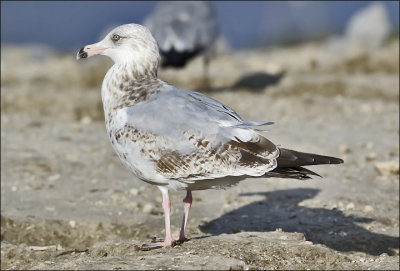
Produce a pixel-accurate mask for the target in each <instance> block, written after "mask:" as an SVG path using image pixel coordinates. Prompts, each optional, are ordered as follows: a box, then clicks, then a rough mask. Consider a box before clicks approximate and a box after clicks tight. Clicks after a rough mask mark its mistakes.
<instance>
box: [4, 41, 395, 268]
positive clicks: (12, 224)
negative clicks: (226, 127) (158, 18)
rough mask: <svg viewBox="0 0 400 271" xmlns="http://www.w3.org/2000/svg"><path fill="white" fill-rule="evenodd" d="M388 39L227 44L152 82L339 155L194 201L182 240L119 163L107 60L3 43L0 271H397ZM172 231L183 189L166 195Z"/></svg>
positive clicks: (283, 141) (307, 147) (294, 142)
mask: <svg viewBox="0 0 400 271" xmlns="http://www.w3.org/2000/svg"><path fill="white" fill-rule="evenodd" d="M398 49H399V41H398V39H395V40H392V41H391V42H389V43H388V44H387V45H386V46H384V47H383V48H380V49H379V50H376V51H374V52H369V53H368V52H366V53H358V54H351V55H336V54H332V53H329V52H327V51H326V50H325V49H324V47H323V46H322V45H321V44H318V43H308V44H301V45H296V46H291V47H284V48H269V49H259V50H248V51H240V52H235V53H225V54H221V55H219V56H218V57H217V58H216V59H215V60H214V61H213V62H212V63H211V75H212V78H211V79H212V87H211V89H208V90H207V89H205V88H204V87H203V86H202V80H201V78H202V59H201V58H197V59H195V60H193V61H192V62H191V63H190V64H189V65H188V67H186V68H185V69H183V70H173V69H169V70H162V71H160V76H161V77H162V78H164V79H166V80H167V81H169V82H171V83H174V84H176V85H177V86H179V87H182V88H187V89H192V90H193V89H197V90H200V91H203V92H205V93H206V94H208V95H210V96H212V97H213V98H216V99H218V100H220V101H222V102H224V103H226V104H228V105H229V106H231V107H233V108H234V109H236V111H237V112H238V113H239V114H241V115H242V116H243V117H244V118H246V119H254V120H266V121H275V125H273V126H272V127H271V131H270V132H269V133H268V134H267V137H268V138H269V139H271V140H272V141H273V142H274V143H276V144H280V145H281V146H285V147H287V148H292V149H296V150H300V151H307V152H314V153H320V154H326V155H332V156H338V157H341V158H343V159H344V160H345V163H344V164H342V165H326V166H314V167H312V169H313V170H315V171H316V172H318V173H319V174H320V175H322V176H323V178H315V179H312V180H308V181H299V180H290V179H274V178H271V179H247V180H245V181H243V182H241V183H240V184H239V185H238V186H235V187H233V188H230V189H227V190H208V191H199V192H194V193H193V195H194V201H193V206H192V209H191V213H190V217H189V225H188V237H189V238H190V240H189V241H187V242H185V243H183V244H179V245H177V246H174V247H169V248H163V249H157V250H151V251H138V250H137V249H136V245H140V244H142V243H146V242H148V241H149V240H150V239H151V238H152V237H154V236H163V229H164V218H163V213H162V208H161V194H160V193H159V191H158V189H157V188H156V187H154V186H151V185H148V184H146V183H143V182H141V181H139V180H138V179H136V178H135V177H134V176H133V175H132V174H131V173H130V172H129V171H128V170H127V169H125V168H124V167H123V165H122V164H121V163H120V162H119V160H118V158H117V156H116V155H115V154H114V152H113V150H112V148H111V145H110V144H109V142H108V139H107V137H106V133H105V127H104V123H103V112H102V107H101V98H100V86H101V82H102V79H103V77H104V74H105V72H106V70H107V69H108V67H110V65H111V62H110V61H109V60H107V59H105V58H98V59H90V60H88V61H85V62H77V61H75V58H74V55H73V54H71V53H68V54H66V53H58V52H53V51H51V50H48V49H46V48H44V49H43V48H38V47H17V46H9V47H3V49H2V60H1V143H2V144H1V158H2V159H1V269H93V270H102V269H222V270H253V269H398V267H399V164H398V163H399V160H398V159H399V158H398V157H399V141H398V137H399V104H398V99H399V76H398V73H399V51H398ZM170 194H171V198H172V216H171V221H172V230H173V232H175V233H177V232H178V230H179V227H180V222H181V216H182V212H183V208H182V199H183V197H184V194H185V193H184V192H182V191H180V192H172V193H170Z"/></svg>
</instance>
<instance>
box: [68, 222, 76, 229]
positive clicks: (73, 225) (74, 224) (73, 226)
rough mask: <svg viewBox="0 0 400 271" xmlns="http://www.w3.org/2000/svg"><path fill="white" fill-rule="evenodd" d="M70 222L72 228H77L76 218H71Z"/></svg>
mask: <svg viewBox="0 0 400 271" xmlns="http://www.w3.org/2000/svg"><path fill="white" fill-rule="evenodd" d="M68 224H69V225H70V226H71V228H75V226H76V221H75V220H70V221H69V222H68Z"/></svg>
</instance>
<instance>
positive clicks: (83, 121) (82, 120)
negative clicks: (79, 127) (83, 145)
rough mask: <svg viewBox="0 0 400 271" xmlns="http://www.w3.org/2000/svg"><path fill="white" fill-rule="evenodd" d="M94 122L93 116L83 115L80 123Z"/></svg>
mask: <svg viewBox="0 0 400 271" xmlns="http://www.w3.org/2000/svg"><path fill="white" fill-rule="evenodd" d="M91 122H92V118H91V117H89V116H84V117H82V118H81V119H80V123H81V124H84V125H85V124H89V123H91Z"/></svg>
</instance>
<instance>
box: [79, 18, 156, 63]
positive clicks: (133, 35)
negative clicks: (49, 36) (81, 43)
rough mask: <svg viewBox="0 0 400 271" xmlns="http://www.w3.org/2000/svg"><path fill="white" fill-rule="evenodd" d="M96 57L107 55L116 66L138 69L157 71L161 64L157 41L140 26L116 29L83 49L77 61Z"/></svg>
mask: <svg viewBox="0 0 400 271" xmlns="http://www.w3.org/2000/svg"><path fill="white" fill-rule="evenodd" d="M94 55H105V56H108V57H110V58H111V59H112V60H113V61H114V62H115V63H116V64H134V65H136V66H137V67H138V68H139V67H141V66H143V68H155V69H157V67H158V63H159V62H160V54H159V51H158V46H157V42H156V40H155V39H154V37H153V35H152V34H151V33H150V31H149V30H148V29H147V28H146V27H144V26H142V25H139V24H124V25H121V26H118V27H116V28H114V29H113V30H112V31H111V32H110V33H108V34H107V35H106V36H105V38H104V39H103V40H101V41H99V42H98V43H94V44H90V45H86V46H85V47H83V48H81V49H80V50H79V52H78V53H77V55H76V59H81V58H88V57H91V56H94Z"/></svg>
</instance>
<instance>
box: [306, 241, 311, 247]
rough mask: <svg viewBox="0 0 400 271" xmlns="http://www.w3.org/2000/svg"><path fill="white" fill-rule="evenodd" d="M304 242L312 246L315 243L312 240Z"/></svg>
mask: <svg viewBox="0 0 400 271" xmlns="http://www.w3.org/2000/svg"><path fill="white" fill-rule="evenodd" d="M304 244H306V245H309V246H311V245H313V242H311V241H304Z"/></svg>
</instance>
